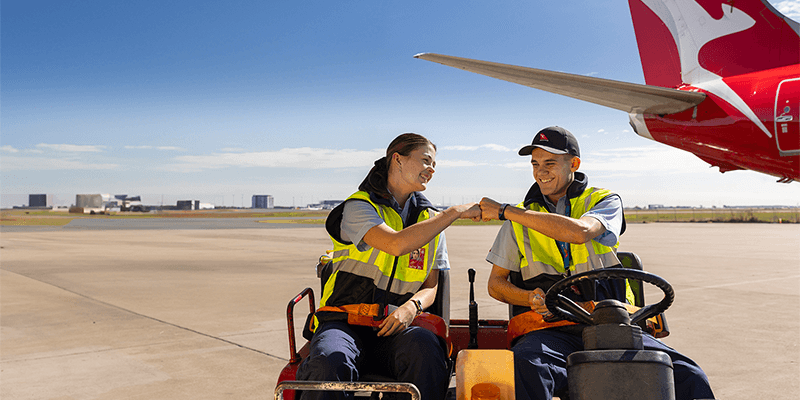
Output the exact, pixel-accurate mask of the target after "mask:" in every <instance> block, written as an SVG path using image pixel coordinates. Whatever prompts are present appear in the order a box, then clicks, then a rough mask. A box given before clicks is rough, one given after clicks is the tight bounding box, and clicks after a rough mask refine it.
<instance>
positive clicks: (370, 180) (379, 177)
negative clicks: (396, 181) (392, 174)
mask: <svg viewBox="0 0 800 400" xmlns="http://www.w3.org/2000/svg"><path fill="white" fill-rule="evenodd" d="M388 181H389V159H388V158H386V157H381V158H379V159H377V160H375V165H374V166H373V167H372V169H371V170H369V173H368V174H367V177H366V178H364V180H363V181H362V182H361V184H360V185H358V190H360V191H362V192H367V193H374V194H376V195H378V196H380V197H383V198H385V199H388V198H391V195H390V194H389V191H388V190H386V186H387V185H386V184H387V183H388Z"/></svg>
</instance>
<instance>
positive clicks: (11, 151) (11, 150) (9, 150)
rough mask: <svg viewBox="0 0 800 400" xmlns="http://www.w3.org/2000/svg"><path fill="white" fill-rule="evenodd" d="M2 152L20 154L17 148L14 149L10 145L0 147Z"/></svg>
mask: <svg viewBox="0 0 800 400" xmlns="http://www.w3.org/2000/svg"><path fill="white" fill-rule="evenodd" d="M0 150H3V151H7V152H9V153H19V150H17V149H15V148H13V147H11V146H8V145H6V146H3V147H0Z"/></svg>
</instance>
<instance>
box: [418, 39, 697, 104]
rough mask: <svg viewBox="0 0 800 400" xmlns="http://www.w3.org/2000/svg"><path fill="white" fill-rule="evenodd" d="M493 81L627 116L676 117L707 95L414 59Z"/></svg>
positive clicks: (454, 60)
mask: <svg viewBox="0 0 800 400" xmlns="http://www.w3.org/2000/svg"><path fill="white" fill-rule="evenodd" d="M414 58H421V59H423V60H428V61H433V62H436V63H439V64H442V65H447V66H450V67H455V68H461V69H464V70H467V71H470V72H475V73H477V74H481V75H486V76H491V77H492V78H497V79H502V80H504V81H509V82H514V83H518V84H520V85H525V86H528V87H532V88H535V89H540V90H544V91H547V92H551V93H556V94H560V95H564V96H569V97H572V98H575V99H578V100H583V101H588V102H591V103H595V104H599V105H601V106H606V107H610V108H614V109H617V110H622V111H625V112H628V113H646V114H674V113H678V112H681V111H684V110H686V109H689V108H691V107H694V106H696V105H697V104H700V102H701V101H703V100H704V99H705V98H706V95H705V94H703V93H699V92H689V91H683V90H677V89H669V88H663V87H659V86H649V85H640V84H635V83H628V82H620V81H613V80H609V79H601V78H593V77H590V76H583V75H575V74H567V73H563V72H553V71H545V70H541V69H534V68H526V67H520V66H516V65H508V64H499V63H493V62H488V61H480V60H471V59H468V58H461V57H452V56H445V55H441V54H434V53H421V54H417V55H415V56H414Z"/></svg>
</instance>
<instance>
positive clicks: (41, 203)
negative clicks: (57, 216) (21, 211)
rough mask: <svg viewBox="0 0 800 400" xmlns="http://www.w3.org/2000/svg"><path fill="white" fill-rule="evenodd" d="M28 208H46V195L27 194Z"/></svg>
mask: <svg viewBox="0 0 800 400" xmlns="http://www.w3.org/2000/svg"><path fill="white" fill-rule="evenodd" d="M28 207H47V195H46V194H29V195H28Z"/></svg>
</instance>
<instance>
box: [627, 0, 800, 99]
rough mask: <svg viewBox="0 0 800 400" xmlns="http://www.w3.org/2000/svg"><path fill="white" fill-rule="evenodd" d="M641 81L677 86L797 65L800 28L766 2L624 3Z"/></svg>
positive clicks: (658, 0)
mask: <svg viewBox="0 0 800 400" xmlns="http://www.w3.org/2000/svg"><path fill="white" fill-rule="evenodd" d="M628 3H629V5H630V10H631V18H632V19H633V27H634V30H635V32H636V41H637V44H638V46H639V56H640V58H641V61H642V68H643V70H644V77H645V82H646V83H647V84H648V85H655V86H662V87H677V86H679V85H681V84H684V83H686V84H697V83H701V82H706V81H710V80H714V79H719V78H725V77H729V76H736V75H742V74H746V73H751V72H756V71H762V70H767V69H772V68H778V67H783V66H787V65H793V64H798V63H800V24H798V23H797V22H795V21H792V20H791V19H789V18H787V17H785V16H784V15H782V14H781V13H780V12H778V11H777V10H776V9H775V8H773V7H772V6H771V5H770V4H769V3H768V2H767V1H766V0H736V1H730V0H629V2H628Z"/></svg>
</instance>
